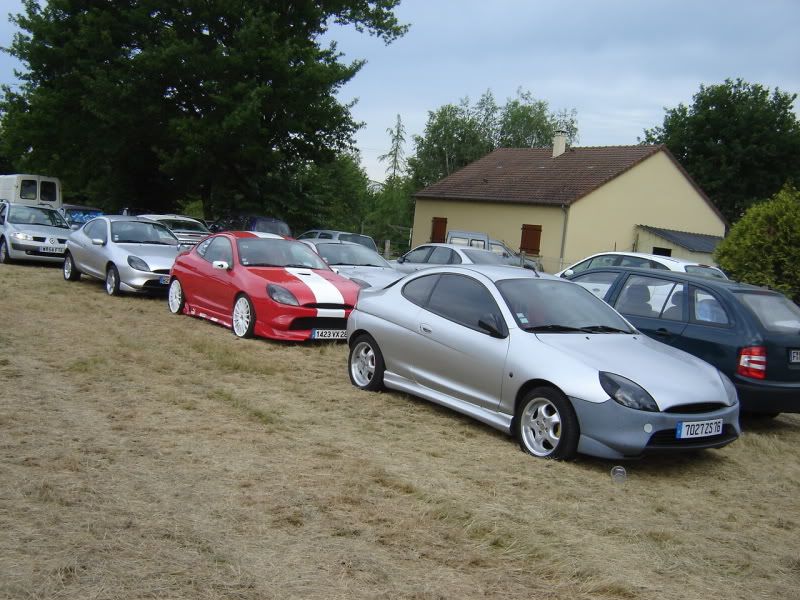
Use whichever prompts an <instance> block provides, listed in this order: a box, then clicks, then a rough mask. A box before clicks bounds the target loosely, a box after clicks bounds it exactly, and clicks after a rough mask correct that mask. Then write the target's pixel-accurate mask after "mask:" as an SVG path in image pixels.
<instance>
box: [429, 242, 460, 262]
mask: <svg viewBox="0 0 800 600" xmlns="http://www.w3.org/2000/svg"><path fill="white" fill-rule="evenodd" d="M454 254H455V252H453V251H452V250H450V248H445V247H444V246H435V247H434V248H433V252H431V254H430V256H429V257H428V260H426V261H425V262H429V263H431V264H433V265H447V264H450V263H452V262H454V261H453V255H454Z"/></svg>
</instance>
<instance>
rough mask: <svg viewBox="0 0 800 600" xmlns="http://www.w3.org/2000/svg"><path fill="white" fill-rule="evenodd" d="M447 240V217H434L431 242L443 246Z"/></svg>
mask: <svg viewBox="0 0 800 600" xmlns="http://www.w3.org/2000/svg"><path fill="white" fill-rule="evenodd" d="M445 238H447V217H433V223H432V224H431V242H433V243H437V244H441V243H444V241H445Z"/></svg>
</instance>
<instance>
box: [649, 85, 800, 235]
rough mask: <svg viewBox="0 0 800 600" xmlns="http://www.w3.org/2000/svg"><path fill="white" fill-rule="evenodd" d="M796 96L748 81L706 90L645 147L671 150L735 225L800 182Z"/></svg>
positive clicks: (674, 112)
mask: <svg viewBox="0 0 800 600" xmlns="http://www.w3.org/2000/svg"><path fill="white" fill-rule="evenodd" d="M796 97H797V94H788V93H785V92H782V91H780V90H779V89H777V88H776V89H775V90H774V91H773V92H772V93H770V91H769V90H768V89H767V88H764V87H762V86H761V85H759V84H750V83H747V82H745V81H742V80H741V79H737V80H736V81H731V80H730V79H728V80H726V81H725V83H723V84H720V85H711V86H708V87H705V86H700V91H699V92H698V93H697V94H695V95H694V98H693V103H692V105H691V106H689V107H687V106H685V105H683V104H679V105H678V107H677V108H673V109H669V110H667V114H666V116H665V117H664V123H663V125H662V126H661V127H655V128H653V129H648V130H645V137H644V143H648V144H666V146H667V147H668V148H669V150H670V152H672V153H673V154H674V155H675V157H676V158H677V159H678V161H679V162H680V163H681V164H682V165H683V166H684V168H686V170H687V171H688V172H689V173H690V174H691V176H692V177H693V178H694V180H695V181H696V182H697V183H698V185H699V186H700V187H701V188H702V189H703V190H704V191H705V192H706V194H708V196H709V198H711V200H712V201H713V202H714V204H715V205H716V206H717V207H718V208H719V209H720V211H721V212H722V214H723V215H725V217H726V218H727V219H728V220H729V221H730V222H732V223H734V222H736V221H737V220H738V219H739V218H740V217H741V216H742V214H743V213H744V212H745V211H746V210H747V208H748V207H750V206H751V205H752V204H753V203H755V202H758V201H759V200H763V199H764V198H769V197H770V196H772V195H773V194H775V193H776V192H777V191H778V190H780V189H781V187H782V186H783V185H784V183H786V181H788V180H789V179H794V180H796V181H800V123H798V119H797V116H796V115H795V113H794V111H793V108H792V106H793V103H794V101H795V99H796Z"/></svg>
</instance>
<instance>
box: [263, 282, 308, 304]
mask: <svg viewBox="0 0 800 600" xmlns="http://www.w3.org/2000/svg"><path fill="white" fill-rule="evenodd" d="M267 295H268V296H269V297H270V298H272V299H273V300H274V301H275V302H277V303H278V304H289V305H290V306H300V303H299V302H298V301H297V298H295V297H294V294H293V293H292V292H290V291H289V290H287V289H286V288H285V287H283V286H282V285H276V284H274V283H270V284H269V285H268V286H267Z"/></svg>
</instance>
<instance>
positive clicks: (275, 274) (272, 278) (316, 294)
mask: <svg viewBox="0 0 800 600" xmlns="http://www.w3.org/2000/svg"><path fill="white" fill-rule="evenodd" d="M248 272H249V273H250V274H251V275H252V276H254V277H258V278H260V279H263V280H264V284H265V285H266V284H269V283H276V284H278V285H281V286H283V287H285V288H286V289H288V290H289V291H290V292H292V294H294V296H295V298H297V301H298V302H299V303H300V304H349V305H350V306H355V303H356V300H357V298H358V293H359V291H360V289H361V288H359V286H358V285H357V284H355V283H353V282H352V281H350V280H349V279H347V278H346V277H342V276H341V275H337V274H336V273H334V272H333V271H329V270H327V269H304V268H295V267H249V268H248Z"/></svg>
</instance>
